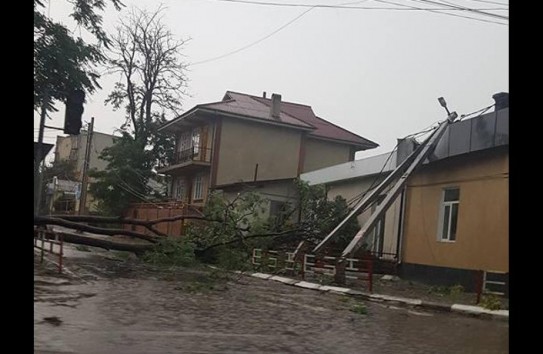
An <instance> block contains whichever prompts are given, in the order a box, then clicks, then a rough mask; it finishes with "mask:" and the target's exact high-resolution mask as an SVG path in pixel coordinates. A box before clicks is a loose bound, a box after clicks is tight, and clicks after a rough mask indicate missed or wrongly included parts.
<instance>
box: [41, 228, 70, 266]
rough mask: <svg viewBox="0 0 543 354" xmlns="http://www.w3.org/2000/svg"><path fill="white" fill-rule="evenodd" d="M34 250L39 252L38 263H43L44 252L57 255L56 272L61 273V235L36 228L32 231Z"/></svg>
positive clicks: (62, 253) (62, 250)
mask: <svg viewBox="0 0 543 354" xmlns="http://www.w3.org/2000/svg"><path fill="white" fill-rule="evenodd" d="M55 246H56V247H55ZM34 248H36V249H38V250H40V263H43V259H44V256H45V253H46V252H47V253H51V254H54V255H57V256H58V272H59V273H62V257H63V255H64V239H63V237H62V235H59V234H58V233H56V232H53V231H50V230H46V229H43V228H36V229H34ZM55 249H57V250H55Z"/></svg>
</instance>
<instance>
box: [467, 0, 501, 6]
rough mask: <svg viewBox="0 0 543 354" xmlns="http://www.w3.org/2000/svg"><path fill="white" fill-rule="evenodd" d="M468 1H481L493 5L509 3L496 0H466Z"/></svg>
mask: <svg viewBox="0 0 543 354" xmlns="http://www.w3.org/2000/svg"><path fill="white" fill-rule="evenodd" d="M468 1H475V2H482V3H485V4H495V5H502V6H509V4H504V3H502V2H496V1H485V0H468Z"/></svg>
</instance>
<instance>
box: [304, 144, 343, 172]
mask: <svg viewBox="0 0 543 354" xmlns="http://www.w3.org/2000/svg"><path fill="white" fill-rule="evenodd" d="M347 161H352V156H351V148H350V146H349V145H345V144H338V143H332V142H329V141H324V140H318V139H311V138H308V139H307V140H306V141H305V158H304V167H303V172H309V171H314V170H318V169H319V168H324V167H328V166H333V165H337V164H340V163H344V162H347Z"/></svg>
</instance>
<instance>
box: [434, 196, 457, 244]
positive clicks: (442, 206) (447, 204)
mask: <svg viewBox="0 0 543 354" xmlns="http://www.w3.org/2000/svg"><path fill="white" fill-rule="evenodd" d="M451 189H458V190H459V191H460V188H459V187H447V188H444V189H443V190H442V192H441V201H440V207H439V218H438V223H437V241H439V242H443V243H455V242H456V238H455V239H454V240H451V239H450V237H451V235H450V233H451V219H452V208H453V205H454V204H456V205H457V210H460V205H459V204H460V198H459V200H453V201H445V192H446V191H447V190H451ZM446 207H449V208H450V211H449V227H448V228H447V238H443V222H444V221H445V220H444V219H445V208H446ZM456 227H457V230H456V231H457V234H456V236H458V214H457V215H456Z"/></svg>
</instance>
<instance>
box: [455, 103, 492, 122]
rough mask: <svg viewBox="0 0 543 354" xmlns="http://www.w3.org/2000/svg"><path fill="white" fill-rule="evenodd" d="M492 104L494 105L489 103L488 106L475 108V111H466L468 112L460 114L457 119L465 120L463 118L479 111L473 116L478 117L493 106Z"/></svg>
mask: <svg viewBox="0 0 543 354" xmlns="http://www.w3.org/2000/svg"><path fill="white" fill-rule="evenodd" d="M494 106H495V104H491V105H490V106H488V107H485V108H481V109H479V110H477V111H475V112H471V113H468V114H462V115H461V116H460V119H459V121H460V120H465V119H467V118H468V117H469V116H471V115H474V114H477V113H479V114H478V115H477V116H476V117H473V118H477V117H480V116H481V115H483V114H484V113H485V112H486V111H488V110H489V109H490V108H492V107H494Z"/></svg>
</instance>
